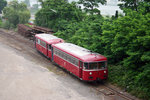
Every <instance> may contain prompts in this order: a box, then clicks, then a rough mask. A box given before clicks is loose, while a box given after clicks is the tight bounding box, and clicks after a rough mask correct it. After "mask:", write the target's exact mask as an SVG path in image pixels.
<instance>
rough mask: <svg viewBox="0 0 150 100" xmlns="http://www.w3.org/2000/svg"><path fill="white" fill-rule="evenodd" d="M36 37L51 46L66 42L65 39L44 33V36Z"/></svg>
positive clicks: (37, 35)
mask: <svg viewBox="0 0 150 100" xmlns="http://www.w3.org/2000/svg"><path fill="white" fill-rule="evenodd" d="M35 37H37V38H39V39H42V40H43V41H45V42H47V43H49V44H51V43H58V42H64V41H63V39H61V38H58V37H56V36H54V35H51V34H45V33H42V34H36V35H35Z"/></svg>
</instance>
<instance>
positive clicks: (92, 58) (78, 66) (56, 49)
mask: <svg viewBox="0 0 150 100" xmlns="http://www.w3.org/2000/svg"><path fill="white" fill-rule="evenodd" d="M52 48H53V59H52V60H53V62H55V63H56V64H58V65H59V66H61V67H63V68H65V69H67V70H68V71H69V72H71V73H72V74H74V75H75V76H77V77H78V78H80V79H81V80H85V81H97V80H104V79H107V76H108V69H107V58H106V57H104V56H103V55H101V54H98V53H93V52H91V51H89V50H87V49H85V48H83V47H80V46H77V45H74V44H71V43H58V44H53V45H52Z"/></svg>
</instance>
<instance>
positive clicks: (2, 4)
mask: <svg viewBox="0 0 150 100" xmlns="http://www.w3.org/2000/svg"><path fill="white" fill-rule="evenodd" d="M6 5H7V1H6V0H0V14H1V13H2V10H3V8H4V7H5V6H6Z"/></svg>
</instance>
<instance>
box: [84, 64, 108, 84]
mask: <svg viewBox="0 0 150 100" xmlns="http://www.w3.org/2000/svg"><path fill="white" fill-rule="evenodd" d="M107 77H108V69H107V61H99V62H84V64H83V70H82V80H85V81H100V80H106V79H107Z"/></svg>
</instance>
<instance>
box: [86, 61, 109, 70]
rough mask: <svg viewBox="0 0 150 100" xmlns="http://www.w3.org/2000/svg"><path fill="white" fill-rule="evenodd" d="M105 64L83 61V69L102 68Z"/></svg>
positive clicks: (104, 62)
mask: <svg viewBox="0 0 150 100" xmlns="http://www.w3.org/2000/svg"><path fill="white" fill-rule="evenodd" d="M106 66H107V62H106V61H103V62H91V63H84V68H85V69H103V68H105V67H106Z"/></svg>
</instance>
